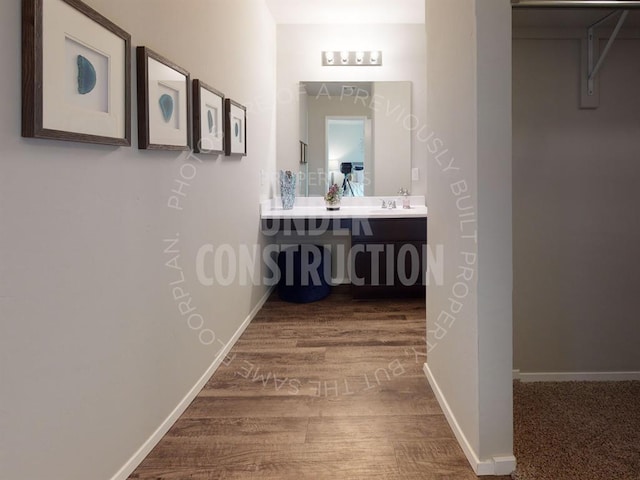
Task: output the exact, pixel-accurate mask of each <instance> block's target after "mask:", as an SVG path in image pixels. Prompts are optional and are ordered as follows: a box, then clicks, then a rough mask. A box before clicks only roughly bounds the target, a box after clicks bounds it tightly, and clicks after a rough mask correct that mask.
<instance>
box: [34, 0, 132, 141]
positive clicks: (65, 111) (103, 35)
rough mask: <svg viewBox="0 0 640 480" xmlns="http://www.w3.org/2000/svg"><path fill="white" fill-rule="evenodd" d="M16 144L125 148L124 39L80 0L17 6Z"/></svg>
mask: <svg viewBox="0 0 640 480" xmlns="http://www.w3.org/2000/svg"><path fill="white" fill-rule="evenodd" d="M45 4H46V5H45ZM67 6H70V7H72V9H73V10H70V9H68V8H67ZM22 136H23V137H33V138H46V139H54V140H68V141H74V142H86V143H99V144H104V145H120V146H129V145H131V35H129V34H128V33H127V32H125V31H124V30H122V29H121V28H120V27H118V26H117V25H115V24H114V23H112V22H111V21H110V20H108V19H107V18H105V17H103V16H102V15H101V14H100V13H98V12H96V11H95V10H94V9H92V8H91V7H89V6H88V5H86V4H84V3H83V2H81V1H80V0H22Z"/></svg>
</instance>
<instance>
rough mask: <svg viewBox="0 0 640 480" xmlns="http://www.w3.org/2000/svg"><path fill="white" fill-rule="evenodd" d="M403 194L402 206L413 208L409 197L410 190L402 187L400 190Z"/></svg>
mask: <svg viewBox="0 0 640 480" xmlns="http://www.w3.org/2000/svg"><path fill="white" fill-rule="evenodd" d="M398 193H399V194H400V195H401V196H402V208H411V200H410V199H409V190H407V189H406V188H401V189H400V191H399V192H398Z"/></svg>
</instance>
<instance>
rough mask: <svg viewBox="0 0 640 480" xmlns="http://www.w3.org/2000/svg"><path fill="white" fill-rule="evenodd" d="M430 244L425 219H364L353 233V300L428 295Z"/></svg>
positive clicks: (351, 263) (351, 271) (351, 267)
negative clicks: (426, 293) (426, 284)
mask: <svg viewBox="0 0 640 480" xmlns="http://www.w3.org/2000/svg"><path fill="white" fill-rule="evenodd" d="M356 225H357V223H356V220H355V219H354V227H355V226H356ZM426 244H427V219H426V218H424V217H423V218H368V219H365V220H362V223H361V224H359V225H358V228H353V230H352V233H351V261H350V273H351V285H352V287H351V288H352V294H353V297H354V298H375V297H407V296H411V297H419V296H424V295H425V292H426V290H425V278H426V271H427V267H426V257H427V256H426Z"/></svg>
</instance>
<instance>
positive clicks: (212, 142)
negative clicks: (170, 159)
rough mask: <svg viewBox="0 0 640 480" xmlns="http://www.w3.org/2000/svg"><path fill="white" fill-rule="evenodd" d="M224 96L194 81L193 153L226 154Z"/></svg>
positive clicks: (198, 81) (202, 83)
mask: <svg viewBox="0 0 640 480" xmlns="http://www.w3.org/2000/svg"><path fill="white" fill-rule="evenodd" d="M224 123H225V122H224V94H222V93H221V92H219V91H217V90H216V89H215V88H213V87H210V86H209V85H207V84H206V83H204V82H203V81H201V80H194V81H193V151H194V152H195V153H209V154H213V155H218V154H221V153H224V134H225V131H224Z"/></svg>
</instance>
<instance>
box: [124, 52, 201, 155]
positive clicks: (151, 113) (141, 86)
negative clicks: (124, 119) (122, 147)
mask: <svg viewBox="0 0 640 480" xmlns="http://www.w3.org/2000/svg"><path fill="white" fill-rule="evenodd" d="M136 57H137V74H138V148H139V149H141V150H147V149H149V150H188V149H189V148H190V145H191V98H190V92H191V88H190V87H191V79H190V77H189V72H187V71H186V70H185V69H183V68H181V67H179V66H178V65H176V64H175V63H173V62H171V61H170V60H167V59H166V58H164V57H163V56H161V55H159V54H157V53H156V52H154V51H153V50H151V49H149V48H147V47H137V48H136Z"/></svg>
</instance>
